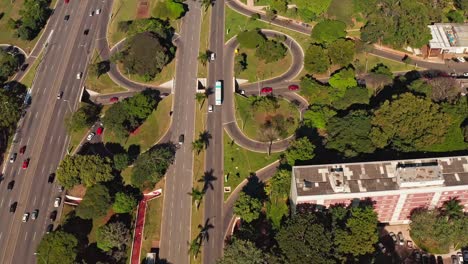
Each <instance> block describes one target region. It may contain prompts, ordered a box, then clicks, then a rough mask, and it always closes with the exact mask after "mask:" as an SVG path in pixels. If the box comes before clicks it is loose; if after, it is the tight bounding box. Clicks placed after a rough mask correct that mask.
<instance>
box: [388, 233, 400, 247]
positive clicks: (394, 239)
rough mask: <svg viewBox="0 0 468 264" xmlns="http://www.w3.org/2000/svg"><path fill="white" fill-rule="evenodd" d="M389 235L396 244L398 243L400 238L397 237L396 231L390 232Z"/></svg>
mask: <svg viewBox="0 0 468 264" xmlns="http://www.w3.org/2000/svg"><path fill="white" fill-rule="evenodd" d="M388 235H389V236H390V237H391V238H392V240H393V243H394V244H396V243H397V242H398V239H397V237H396V235H395V233H393V232H390V233H388Z"/></svg>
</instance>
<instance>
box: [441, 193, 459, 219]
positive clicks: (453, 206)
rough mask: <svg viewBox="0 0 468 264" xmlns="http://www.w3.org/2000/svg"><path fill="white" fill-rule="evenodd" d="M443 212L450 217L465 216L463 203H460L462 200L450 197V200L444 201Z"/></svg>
mask: <svg viewBox="0 0 468 264" xmlns="http://www.w3.org/2000/svg"><path fill="white" fill-rule="evenodd" d="M442 213H443V214H444V215H445V216H446V217H447V218H448V219H456V218H459V217H461V216H463V205H461V204H460V200H458V198H455V197H453V198H450V200H447V201H445V202H444V205H443V207H442Z"/></svg>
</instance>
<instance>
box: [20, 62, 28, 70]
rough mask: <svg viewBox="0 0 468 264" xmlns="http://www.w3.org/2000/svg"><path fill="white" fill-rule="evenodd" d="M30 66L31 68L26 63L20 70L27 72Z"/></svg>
mask: <svg viewBox="0 0 468 264" xmlns="http://www.w3.org/2000/svg"><path fill="white" fill-rule="evenodd" d="M28 66H29V64H27V63H25V64H23V65H21V68H20V70H21V71H25V70H26V69H27V68H28Z"/></svg>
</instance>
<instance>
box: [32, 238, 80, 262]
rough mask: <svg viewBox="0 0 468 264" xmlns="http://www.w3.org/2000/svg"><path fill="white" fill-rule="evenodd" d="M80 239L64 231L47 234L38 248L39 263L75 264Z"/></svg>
mask: <svg viewBox="0 0 468 264" xmlns="http://www.w3.org/2000/svg"><path fill="white" fill-rule="evenodd" d="M77 247H78V239H76V237H75V236H73V235H72V234H69V233H66V232H64V231H54V232H50V233H48V234H45V235H44V236H43V237H42V240H41V242H40V243H39V245H38V247H37V262H38V263H41V264H46V263H49V264H74V263H76V262H75V259H76V255H77V251H78V249H77Z"/></svg>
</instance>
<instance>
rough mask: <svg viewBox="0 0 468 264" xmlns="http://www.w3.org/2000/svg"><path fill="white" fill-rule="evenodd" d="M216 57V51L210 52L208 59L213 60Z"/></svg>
mask: <svg viewBox="0 0 468 264" xmlns="http://www.w3.org/2000/svg"><path fill="white" fill-rule="evenodd" d="M215 59H216V53H214V52H211V54H210V61H214V60H215Z"/></svg>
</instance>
